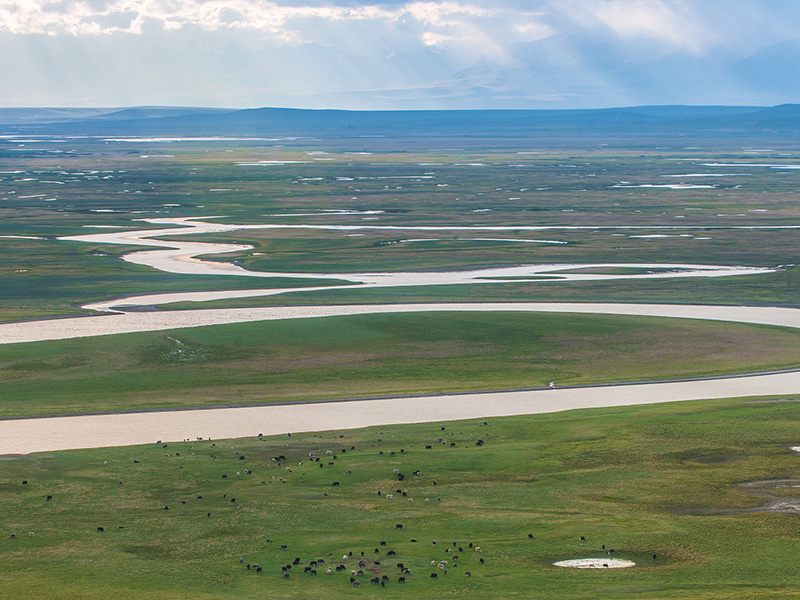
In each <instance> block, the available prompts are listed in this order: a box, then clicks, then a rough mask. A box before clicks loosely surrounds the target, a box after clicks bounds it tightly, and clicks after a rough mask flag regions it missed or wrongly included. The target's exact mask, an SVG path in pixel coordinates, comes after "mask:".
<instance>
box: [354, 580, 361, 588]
mask: <svg viewBox="0 0 800 600" xmlns="http://www.w3.org/2000/svg"><path fill="white" fill-rule="evenodd" d="M353 587H361V584H360V583H358V582H357V581H354V582H353Z"/></svg>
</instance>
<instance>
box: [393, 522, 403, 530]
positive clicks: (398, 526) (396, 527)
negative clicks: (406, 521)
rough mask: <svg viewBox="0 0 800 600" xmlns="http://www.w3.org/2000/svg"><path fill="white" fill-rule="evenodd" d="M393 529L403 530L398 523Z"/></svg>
mask: <svg viewBox="0 0 800 600" xmlns="http://www.w3.org/2000/svg"><path fill="white" fill-rule="evenodd" d="M394 528H395V529H402V528H403V526H402V525H401V524H400V523H398V524H397V525H395V526H394Z"/></svg>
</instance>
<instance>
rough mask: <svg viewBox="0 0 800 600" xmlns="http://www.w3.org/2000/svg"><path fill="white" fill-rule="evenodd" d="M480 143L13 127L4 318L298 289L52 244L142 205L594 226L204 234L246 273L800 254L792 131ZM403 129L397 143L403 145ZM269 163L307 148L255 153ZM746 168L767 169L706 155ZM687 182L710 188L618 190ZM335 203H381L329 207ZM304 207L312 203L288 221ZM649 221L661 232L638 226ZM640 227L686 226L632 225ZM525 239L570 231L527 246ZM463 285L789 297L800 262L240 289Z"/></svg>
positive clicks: (417, 222)
mask: <svg viewBox="0 0 800 600" xmlns="http://www.w3.org/2000/svg"><path fill="white" fill-rule="evenodd" d="M468 141H469V140H467V139H466V138H438V139H434V138H432V137H425V138H424V139H421V138H420V139H417V138H409V139H405V138H404V139H400V138H397V139H394V138H392V139H391V140H389V139H388V138H387V139H364V138H350V139H343V138H335V139H317V140H312V139H296V140H278V141H270V140H254V141H249V142H246V141H244V142H243V141H225V140H221V141H218V142H186V141H183V142H160V143H159V142H139V143H132V142H117V141H104V140H102V139H67V140H66V141H62V142H56V141H47V139H46V138H43V141H40V142H39V143H36V144H31V143H28V144H25V143H17V142H16V141H15V140H14V139H13V138H9V139H5V140H2V141H0V171H3V172H2V173H0V320H4V321H9V320H19V319H25V318H32V317H41V316H53V315H58V314H76V313H79V312H81V310H80V309H79V308H78V307H79V306H80V305H81V304H83V303H85V302H87V301H91V300H99V299H104V298H113V297H115V296H119V295H128V294H136V293H149V292H153V291H157V290H165V291H176V290H197V289H219V288H226V287H227V288H236V287H240V288H246V287H269V286H270V285H281V286H282V285H288V286H295V285H296V283H295V282H291V281H283V282H280V281H276V282H272V283H270V282H269V281H268V280H264V279H249V278H246V277H187V276H178V275H174V274H167V273H160V272H154V271H153V270H151V269H148V268H143V267H137V266H135V265H130V264H126V263H123V262H121V261H119V260H118V259H117V258H116V257H118V256H119V255H120V254H121V253H122V252H126V251H130V250H132V248H126V247H122V246H103V245H92V244H82V243H79V242H63V241H57V240H55V239H54V238H56V237H58V236H63V235H75V234H80V233H97V232H101V231H103V230H102V229H94V228H86V227H84V225H91V226H104V227H109V226H110V227H127V228H146V227H157V225H149V224H147V223H142V222H140V221H137V219H145V218H158V217H165V216H179V217H184V216H214V215H222V216H224V218H221V219H220V221H221V222H228V223H242V224H244V223H249V224H264V223H274V224H305V225H351V226H353V225H355V226H369V225H378V226H443V225H447V226H479V225H487V226H512V227H514V226H559V227H560V226H579V227H590V228H592V229H579V230H574V229H572V230H559V229H556V230H540V231H522V230H513V231H469V230H458V231H418V230H417V231H414V230H405V231H403V230H382V231H381V230H374V229H364V230H357V231H342V230H303V229H266V230H264V229H262V230H241V231H235V232H230V233H226V234H214V235H206V236H194V238H195V239H197V240H202V239H205V240H216V241H227V242H230V241H236V242H242V243H249V244H252V245H253V246H254V249H253V250H248V251H244V252H240V253H238V254H236V255H231V256H227V257H222V256H220V257H215V258H214V260H236V261H238V262H239V263H240V264H241V265H242V266H244V267H246V268H249V269H255V270H274V271H279V272H280V271H282V272H307V273H315V272H340V273H341V272H347V271H362V272H363V271H369V270H371V271H390V270H399V269H453V268H464V267H471V266H481V265H483V266H507V265H517V264H529V263H551V262H553V263H560V264H571V263H597V262H614V263H646V262H659V263H705V264H743V265H753V266H776V265H794V264H798V263H800V250H799V249H798V248H800V246H798V244H797V230H795V229H776V227H785V226H796V225H798V224H800V207H799V206H798V203H797V202H796V199H797V195H798V192H800V170H798V169H793V168H776V167H793V166H797V164H798V158H800V152H799V151H798V149H797V148H796V147H795V146H794V145H792V142H791V139H783V140H767V139H761V140H757V143H758V144H759V145H758V146H757V148H756V150H753V149H752V148H747V147H744V146H745V145H751V146H752V145H753V144H755V143H756V141H751V142H750V144H745V143H740V142H738V141H737V140H728V139H726V138H717V139H713V140H691V139H689V138H687V139H679V140H677V141H676V140H671V141H669V140H666V141H665V140H663V139H659V140H656V139H655V138H653V139H649V138H646V137H642V138H640V139H638V140H636V141H635V142H631V141H628V142H626V143H624V144H623V143H622V142H619V141H615V142H614V143H613V144H612V145H603V144H599V143H595V142H593V141H591V140H584V141H583V143H579V142H580V139H579V138H574V139H562V140H561V142H558V141H554V140H552V139H549V140H543V139H537V138H530V139H513V140H509V139H498V140H493V141H487V140H483V147H482V148H481V149H476V148H475V145H474V143H472V144H471V145H469V144H467V142H468ZM390 142H391V143H394V142H396V145H395V147H394V148H392V147H390V146H391V143H390ZM462 142H464V143H462ZM473 142H474V140H473ZM762 144H763V145H762ZM258 161H297V162H292V163H286V164H268V165H264V164H262V165H261V166H245V165H254V164H257V163H258ZM737 162H738V163H745V164H748V165H751V166H739V167H736V166H710V165H714V164H715V163H737ZM752 163H756V165H759V166H752ZM765 165H774V167H771V166H765ZM698 174H710V175H723V176H710V175H709V176H707V177H696V176H695V175H698ZM620 182H629V183H620ZM674 184H686V185H701V186H703V185H705V186H713V187H695V188H686V189H668V188H648V187H644V188H638V187H614V186H620V185H621V186H629V185H633V186H635V185H674ZM334 210H349V211H354V210H355V211H383V212H382V213H379V214H332V213H331V212H330V211H334ZM97 211H103V212H97ZM105 211H113V212H105ZM326 211H328V212H326ZM293 214H295V215H299V216H296V217H293V216H285V215H293ZM626 226H628V228H625V227H626ZM642 226H645V227H650V228H651V229H636V228H634V227H642ZM615 227H623V228H621V229H619V228H616V229H615ZM674 227H679V229H672V228H674ZM687 227H690V228H692V229H686V228H687ZM747 227H766V229H747ZM732 228H733V229H732ZM109 231H111V230H109ZM353 234H360V235H353ZM642 235H644V236H650V235H656V236H658V235H661V236H671V237H636V236H642ZM2 236H32V237H44V238H46V239H44V240H30V239H19V238H8V237H2ZM632 236H633V237H632ZM487 238H488V239H487ZM182 239H187V238H182ZM498 239H499V240H500V241H497V240H498ZM526 239H544V240H556V241H563V242H567V244H559V245H551V244H537V243H528V242H523V241H519V240H526ZM418 240H425V241H418ZM502 240H507V241H502ZM103 254H105V255H106V256H99V255H103ZM465 297H467V298H471V297H474V298H475V299H476V300H494V299H500V300H503V299H507V300H521V299H525V300H558V299H563V300H576V299H585V298H589V299H597V300H615V299H619V300H624V301H643V302H664V301H670V302H704V303H721V304H741V303H750V304H762V303H764V304H784V305H791V304H795V303H796V302H797V298H798V297H800V286H798V275H797V268H796V267H791V268H788V269H785V270H782V271H780V272H779V273H777V274H775V275H770V276H757V277H741V278H729V279H715V280H697V279H695V280H680V279H676V280H671V281H655V282H639V281H635V282H623V281H620V282H615V281H612V282H604V283H580V284H577V283H575V284H562V283H558V282H551V281H548V280H542V281H540V282H537V283H535V284H531V283H510V284H493V285H491V286H481V287H476V286H468V287H465V286H451V287H447V288H438V289H436V288H424V289H420V288H417V289H408V288H393V289H390V290H363V291H361V290H358V291H355V290H353V291H346V292H342V291H335V292H333V291H332V292H324V293H321V294H316V293H314V294H296V295H282V296H277V297H267V298H263V299H249V300H245V301H233V302H235V303H238V304H241V305H244V306H247V305H252V304H255V303H264V304H270V303H304V304H305V303H318V302H330V301H341V302H362V301H368V302H373V301H381V302H396V301H406V300H408V299H410V298H418V299H430V300H436V301H445V302H446V301H452V300H462V299H464V298H465ZM84 312H85V311H84Z"/></svg>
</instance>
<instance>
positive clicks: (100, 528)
mask: <svg viewBox="0 0 800 600" xmlns="http://www.w3.org/2000/svg"><path fill="white" fill-rule="evenodd" d="M97 531H105V529H103V528H102V527H98V528H97Z"/></svg>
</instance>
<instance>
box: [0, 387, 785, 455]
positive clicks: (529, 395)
mask: <svg viewBox="0 0 800 600" xmlns="http://www.w3.org/2000/svg"><path fill="white" fill-rule="evenodd" d="M799 391H800V373H781V374H776V375H759V376H752V377H738V378H732V379H713V380H705V381H687V382H672V383H651V384H639V385H625V386H604V387H594V388H576V389H555V390H535V391H517V392H500V393H483V394H459V395H435V396H424V397H416V398H397V399H385V400H360V401H348V402H327V403H315V404H294V405H281V406H256V407H246V408H223V409H208V410H180V411H168V412H150V413H129V414H117V415H87V416H76V417H55V418H41V419H20V420H6V421H0V440H1V441H0V454H25V453H30V452H45V451H54V450H66V449H75V448H102V447H109V446H130V445H135V444H150V443H155V442H156V441H158V440H162V441H180V440H184V439H191V440H194V439H196V438H197V437H203V438H209V437H211V438H214V439H223V438H236V437H246V436H256V435H258V434H259V433H263V434H264V435H274V434H282V433H289V432H291V433H297V432H304V431H324V430H335V429H352V428H358V427H368V426H373V425H393V424H403V423H424V422H429V421H450V420H459V419H478V418H487V417H499V416H512V415H527V414H543V413H552V412H559V411H565V410H574V409H581V408H600V407H615V406H630V405H635V404H654V403H658V402H678V401H685V400H701V399H711V398H737V397H745V396H756V395H779V394H791V393H797V392H799Z"/></svg>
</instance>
